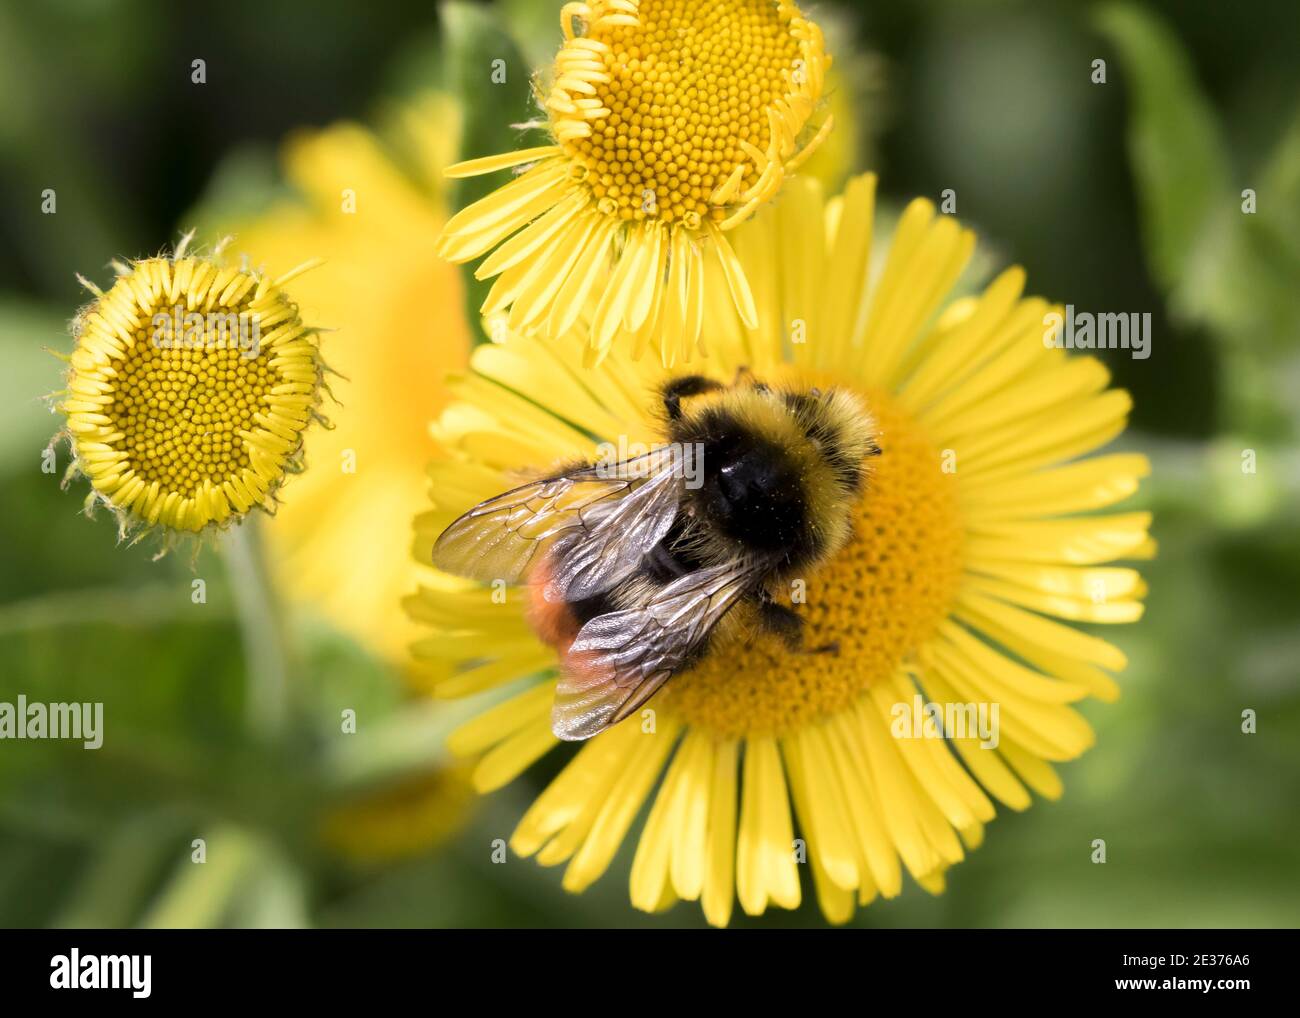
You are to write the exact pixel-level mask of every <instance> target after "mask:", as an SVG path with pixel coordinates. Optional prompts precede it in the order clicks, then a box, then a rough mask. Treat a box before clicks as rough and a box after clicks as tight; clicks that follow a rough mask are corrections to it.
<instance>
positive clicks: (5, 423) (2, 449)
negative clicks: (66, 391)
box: [0, 297, 72, 475]
mask: <svg viewBox="0 0 1300 1018" xmlns="http://www.w3.org/2000/svg"><path fill="white" fill-rule="evenodd" d="M67 317H68V316H66V315H61V314H59V313H57V312H55V311H52V310H49V309H47V308H43V307H40V306H39V305H36V304H31V303H26V302H23V301H20V300H17V299H15V298H13V297H4V298H3V299H0V361H3V363H4V371H3V372H0V475H7V474H10V473H12V472H13V471H14V470H18V469H30V470H32V471H33V472H35V471H39V470H40V464H41V452H42V450H43V449H44V448H45V447H46V445H48V444H49V441H50V438H51V436H53V435H54V433H55V432H56V431H58V430H59V428H60V427H61V426H62V422H61V419H60V418H59V417H56V416H55V415H53V414H52V413H51V412H50V408H49V406H48V405H47V403H46V402H45V399H44V397H46V396H48V395H49V394H50V393H52V392H54V391H55V390H57V389H59V388H61V387H62V385H63V381H62V379H63V364H62V363H61V362H60V361H59V359H58V358H57V357H55V356H53V355H52V354H51V353H50V351H51V350H58V351H60V352H66V351H67V350H68V349H70V348H71V345H72V344H71V341H70V340H69V339H68V326H67ZM60 458H61V459H62V457H60ZM59 469H60V470H62V464H60V465H59Z"/></svg>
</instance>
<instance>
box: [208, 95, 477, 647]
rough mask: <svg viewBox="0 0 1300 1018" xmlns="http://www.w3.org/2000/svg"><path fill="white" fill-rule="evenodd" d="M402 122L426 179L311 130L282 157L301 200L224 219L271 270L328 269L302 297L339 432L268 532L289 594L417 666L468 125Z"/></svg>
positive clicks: (448, 108)
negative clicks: (420, 539)
mask: <svg viewBox="0 0 1300 1018" xmlns="http://www.w3.org/2000/svg"><path fill="white" fill-rule="evenodd" d="M401 123H402V125H403V127H404V128H405V129H406V130H405V135H404V137H405V140H408V141H409V142H410V148H411V150H412V152H413V154H414V158H413V159H412V162H413V164H414V165H415V169H416V172H417V174H418V175H417V176H416V178H415V179H408V178H407V177H406V176H404V175H403V174H402V172H401V171H399V169H398V168H397V167H396V166H395V165H394V163H393V161H392V159H391V158H390V157H389V156H388V155H387V154H386V152H385V151H384V149H383V148H382V147H381V146H380V144H379V142H378V141H377V140H376V139H375V137H374V136H373V135H371V134H370V133H369V132H367V131H366V130H364V129H362V128H361V127H359V126H356V125H352V124H341V125H337V126H334V127H330V128H328V129H325V130H322V131H317V132H311V133H305V134H302V135H300V136H297V137H296V138H294V139H293V140H292V141H291V143H290V144H289V145H288V146H287V147H286V151H285V155H284V162H285V166H286V169H287V174H288V177H289V179H290V181H291V182H292V183H293V184H294V185H295V187H296V188H297V190H298V191H299V192H300V194H301V198H300V200H295V201H288V202H285V203H282V204H280V205H278V206H276V207H274V208H272V209H271V210H269V211H268V212H267V213H266V214H265V215H264V216H262V217H260V218H259V219H257V220H256V221H254V222H252V223H242V224H230V225H231V227H232V228H237V229H238V230H239V234H240V236H241V237H242V238H244V239H245V240H246V241H247V242H248V243H250V244H255V245H256V246H257V250H258V251H259V253H260V254H261V255H262V257H264V258H266V259H267V262H268V263H269V264H273V265H274V264H286V265H287V264H292V263H293V262H294V261H295V260H297V259H299V258H301V256H302V252H304V251H313V252H318V253H320V254H322V255H323V256H325V258H326V263H325V264H324V265H323V266H322V267H321V268H320V269H318V270H317V271H316V272H314V273H313V274H312V275H311V276H310V277H308V278H306V279H304V280H303V282H302V285H301V290H300V291H299V293H298V296H299V299H300V300H301V301H302V303H303V306H304V307H307V308H310V309H311V310H312V313H313V314H314V315H315V316H316V317H317V318H319V319H320V320H321V321H328V322H330V323H331V324H332V325H334V326H336V327H337V329H338V332H337V333H336V334H335V335H334V336H333V337H332V341H331V344H330V366H331V367H332V368H333V369H334V370H335V371H336V372H337V373H338V374H339V375H340V376H342V377H341V378H339V379H335V380H333V382H332V385H331V388H332V391H333V393H334V395H335V396H336V397H337V399H338V402H339V404H340V405H339V408H338V410H337V412H336V413H335V414H334V415H333V416H334V417H335V418H336V422H335V424H336V426H335V427H334V429H333V430H330V431H318V432H316V433H314V434H312V435H311V436H310V437H309V438H308V440H307V454H308V456H309V457H310V459H311V461H312V463H313V464H315V465H316V467H315V469H313V470H312V471H311V472H310V473H309V474H308V475H306V476H304V477H303V478H302V479H301V480H300V481H299V482H297V483H296V484H295V489H294V497H293V498H292V499H291V500H289V501H288V502H286V504H285V505H283V506H282V507H281V509H280V511H279V513H278V515H277V519H276V525H275V526H274V527H272V528H269V529H268V532H267V535H266V538H267V542H268V546H269V551H270V553H271V557H272V563H273V565H274V567H275V569H276V572H277V573H278V574H279V575H280V576H281V577H282V578H283V580H284V582H283V583H281V584H280V587H281V589H282V590H283V592H284V594H285V595H286V596H287V597H289V598H290V599H292V600H293V601H295V602H297V603H299V604H309V605H312V606H315V607H316V608H317V609H318V610H320V611H322V612H323V613H324V614H325V615H326V616H327V617H328V618H329V619H330V620H331V621H332V622H333V623H334V624H335V625H336V626H338V627H339V628H340V629H342V630H343V631H344V632H347V633H349V634H350V635H352V636H353V637H354V638H355V639H357V640H358V641H359V642H361V643H362V644H363V645H366V646H369V647H372V648H373V649H375V650H377V651H379V652H380V653H382V654H384V655H386V656H388V657H389V658H390V659H391V660H394V661H398V662H409V660H410V657H409V653H408V644H409V643H410V642H411V640H413V639H414V638H415V637H416V636H417V635H419V634H418V630H416V629H415V627H413V626H412V625H411V623H410V621H409V620H408V619H407V618H406V617H405V615H404V614H403V612H402V611H401V608H400V606H399V602H400V599H401V598H402V596H403V595H405V594H408V593H410V592H411V591H412V590H413V589H414V588H415V586H416V575H417V573H416V567H415V564H414V563H413V562H412V561H411V558H410V552H409V548H408V547H407V545H406V542H405V541H404V540H402V539H400V538H399V539H396V540H395V539H394V537H395V535H400V534H402V533H404V532H406V531H407V528H408V527H409V525H410V518H411V514H412V513H414V512H415V511H416V510H417V509H418V507H419V506H420V505H421V504H422V503H423V501H424V498H425V489H426V488H427V486H428V479H427V478H426V477H424V476H423V474H422V472H421V470H420V469H419V467H418V466H414V465H419V464H423V463H425V462H427V461H428V460H429V459H430V458H431V457H432V456H433V455H434V445H433V442H432V439H431V438H430V437H429V417H430V415H431V414H434V413H436V412H437V410H438V408H439V407H441V405H442V404H443V402H444V401H445V397H444V393H445V389H444V384H443V379H444V377H445V376H446V375H447V373H448V372H449V371H452V370H456V369H458V368H463V367H464V365H465V364H466V363H467V362H468V359H469V346H470V338H469V328H468V326H467V325H466V323H465V316H464V315H463V313H462V312H461V308H462V306H463V294H462V290H461V281H460V277H459V274H458V272H457V270H456V269H455V268H454V267H453V266H450V265H447V264H446V263H445V262H444V261H442V260H441V259H440V258H438V256H437V254H436V253H435V251H434V242H433V239H432V238H434V237H436V236H437V233H438V231H439V230H440V229H441V228H442V225H443V224H444V223H445V222H446V218H447V212H446V206H445V196H444V194H443V191H442V187H443V182H442V181H443V177H442V170H443V168H444V167H445V166H446V165H447V163H448V162H449V155H448V153H449V150H450V146H452V145H454V144H455V139H456V136H457V133H458V131H459V113H458V109H457V107H456V106H455V105H454V104H453V103H452V102H451V101H450V100H449V99H447V98H446V97H441V96H439V97H432V98H429V99H426V100H423V101H421V102H420V103H418V104H416V105H414V106H412V107H410V108H408V109H407V110H406V111H405V113H404V116H403V117H402V118H401Z"/></svg>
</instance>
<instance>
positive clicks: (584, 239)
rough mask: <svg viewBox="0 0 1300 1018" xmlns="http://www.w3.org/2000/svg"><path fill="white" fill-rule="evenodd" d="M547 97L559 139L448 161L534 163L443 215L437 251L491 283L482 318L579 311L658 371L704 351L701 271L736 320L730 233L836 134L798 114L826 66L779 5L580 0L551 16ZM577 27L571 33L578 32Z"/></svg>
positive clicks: (553, 330)
mask: <svg viewBox="0 0 1300 1018" xmlns="http://www.w3.org/2000/svg"><path fill="white" fill-rule="evenodd" d="M561 22H562V25H563V28H564V35H565V43H564V46H563V48H562V49H561V50H560V53H559V55H558V57H557V58H556V63H555V68H554V81H553V83H552V85H551V90H550V93H549V95H547V96H546V98H545V106H546V111H547V114H548V117H549V126H550V131H551V135H552V137H553V138H554V141H555V144H553V145H548V146H543V147H540V148H531V149H524V150H521V151H517V152H511V153H507V154H505V155H498V156H489V157H486V158H482V159H475V160H471V161H470V162H467V163H461V164H459V165H458V166H455V167H452V168H451V169H450V170H449V171H448V172H449V173H450V174H451V175H453V176H470V175H474V174H480V173H488V172H491V171H494V170H501V169H505V168H508V167H512V166H513V167H518V166H522V165H524V164H531V165H530V166H529V167H528V168H527V169H526V170H525V171H524V172H522V173H520V174H519V175H518V176H517V177H516V179H514V180H513V181H511V182H510V183H509V184H507V185H505V186H504V187H502V188H500V189H499V190H497V191H495V192H493V193H492V194H491V195H489V196H488V197H486V198H484V199H482V200H481V201H478V202H476V203H474V204H473V205H471V206H469V207H468V208H466V209H464V210H463V211H462V212H461V213H459V214H458V215H456V216H455V217H453V219H452V220H451V221H450V222H449V223H448V224H447V228H446V230H445V231H444V233H443V235H442V240H441V248H440V249H441V252H442V254H443V255H444V256H445V257H447V258H449V259H451V260H452V261H457V262H463V261H469V260H471V259H473V258H477V257H479V256H480V255H483V254H486V253H487V252H488V251H493V249H495V250H494V251H493V253H492V255H491V256H490V257H488V258H487V259H486V260H485V261H484V262H483V264H482V265H480V266H479V268H478V269H477V271H476V275H477V276H478V277H479V278H488V277H491V276H496V277H497V281H496V283H495V285H494V286H493V288H492V290H491V292H490V293H489V295H488V298H487V301H486V303H485V304H484V306H483V312H484V314H494V313H497V312H501V311H504V310H505V309H507V308H508V309H509V313H510V317H509V324H510V327H511V329H512V330H513V331H515V332H518V333H544V334H550V335H562V334H564V333H565V332H567V331H568V330H569V329H570V328H571V327H573V326H574V324H575V323H577V322H578V321H579V320H580V318H581V319H582V320H584V321H587V320H589V325H590V328H589V329H588V330H587V331H588V335H589V351H588V357H589V359H591V360H599V359H600V358H601V357H603V356H604V355H605V354H606V353H607V352H608V351H609V350H610V348H611V347H612V346H613V344H614V343H615V341H616V340H617V339H618V338H619V337H620V336H626V337H629V338H630V339H631V340H632V342H633V344H634V345H635V346H636V348H637V349H640V348H641V347H642V346H644V345H646V344H647V343H649V344H651V345H653V346H656V347H658V349H659V351H660V355H661V357H662V358H663V360H664V362H665V363H669V362H671V361H672V360H673V359H674V358H676V357H677V356H678V355H679V354H680V355H681V356H682V357H689V356H690V354H691V351H692V350H693V349H695V348H697V347H699V346H701V343H702V337H703V333H702V319H703V308H704V306H705V304H706V302H708V301H710V300H714V299H717V298H718V297H719V296H721V295H714V294H711V293H709V292H707V290H706V267H707V266H708V265H709V264H710V263H716V264H717V265H718V266H719V267H720V268H721V269H722V278H723V279H724V280H725V285H724V288H723V290H724V293H725V295H726V298H727V299H728V300H729V301H730V302H732V303H733V304H734V306H735V308H736V309H737V312H738V314H739V315H740V317H741V318H742V320H744V321H745V322H746V323H747V324H749V325H750V326H753V325H755V324H756V317H755V315H756V311H755V304H754V296H753V293H752V291H751V289H750V284H749V281H748V279H747V278H746V275H745V272H744V270H743V268H742V267H741V265H740V263H739V262H738V261H737V259H736V256H735V253H734V251H733V250H732V247H731V245H730V243H729V242H728V241H727V239H726V236H725V234H726V233H727V231H730V230H732V229H733V228H734V227H736V226H738V225H740V224H741V223H743V222H744V221H745V220H746V219H748V218H749V217H750V216H751V215H753V214H754V212H755V211H756V210H757V209H758V208H760V207H761V206H762V205H763V204H764V203H766V202H769V201H770V200H771V199H772V198H774V197H775V196H776V194H777V192H778V191H779V190H780V189H781V187H782V184H783V182H784V181H785V180H786V178H787V176H788V175H789V174H790V173H791V172H792V171H793V170H794V169H795V168H796V167H797V166H798V165H799V164H800V163H801V162H802V161H803V160H804V159H805V158H806V157H807V156H808V155H809V154H810V153H811V152H812V151H813V150H814V149H815V148H816V147H817V145H818V144H819V143H820V141H821V140H822V139H823V138H824V137H825V136H826V134H827V132H828V131H829V130H830V128H831V119H830V118H829V117H827V118H826V119H825V120H824V122H823V123H822V124H821V126H820V127H819V128H818V129H817V130H816V131H813V130H811V129H810V128H809V120H810V118H811V117H812V116H813V113H814V110H815V108H816V106H817V104H818V101H819V99H820V98H821V94H822V87H823V83H824V77H825V72H826V68H827V67H828V66H829V63H830V58H829V57H828V56H827V55H826V54H825V52H824V48H823V43H822V35H821V31H820V29H818V27H817V26H816V25H815V24H814V23H813V22H811V21H809V20H808V19H807V18H805V17H804V16H803V15H802V14H801V13H800V12H799V9H798V8H797V7H796V6H795V5H794V4H793V3H791V2H790V0H723V2H718V0H591V2H590V3H570V4H566V5H565V6H564V8H563V11H562V12H561ZM575 23H576V24H577V25H578V26H579V28H580V30H579V31H575V29H574V25H575Z"/></svg>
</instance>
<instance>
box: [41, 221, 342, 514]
mask: <svg viewBox="0 0 1300 1018" xmlns="http://www.w3.org/2000/svg"><path fill="white" fill-rule="evenodd" d="M188 240H189V238H188V237H186V238H185V240H184V241H182V243H181V244H180V245H179V247H178V248H177V250H176V252H175V253H174V254H173V255H171V256H168V257H158V258H146V259H143V260H141V261H137V262H132V263H131V264H129V265H127V264H122V263H115V264H114V268H115V270H116V271H117V275H118V278H117V281H116V282H115V283H114V284H113V286H112V287H111V288H110V289H109V290H108V291H107V292H104V291H102V290H100V289H99V288H98V287H97V286H95V285H94V284H93V283H89V282H87V281H85V280H83V281H82V282H83V284H84V285H85V286H86V287H87V289H89V290H90V291H91V292H92V293H94V295H95V300H94V302H93V303H91V304H90V305H89V306H87V307H85V308H83V309H82V310H81V311H80V312H79V313H78V315H77V317H76V319H75V320H74V322H73V332H74V336H75V341H76V342H75V347H74V349H73V352H72V356H71V358H70V359H69V369H68V375H67V389H66V393H65V395H64V397H63V399H62V400H61V402H60V403H59V409H60V410H62V412H63V413H64V414H65V415H66V417H67V433H68V435H69V437H70V441H71V445H72V451H73V463H72V467H71V471H70V472H79V473H81V474H84V475H85V476H87V477H88V478H89V479H90V484H91V492H90V494H89V495H88V496H87V508H90V507H92V506H93V505H94V504H95V503H96V502H102V503H105V504H107V505H108V506H109V507H110V508H111V509H112V510H113V511H114V512H115V513H116V514H117V516H118V520H119V523H120V525H121V527H122V529H123V531H124V532H128V531H134V530H141V529H146V528H155V527H158V528H161V529H162V532H163V533H164V534H165V535H167V536H169V537H170V536H175V535H176V534H179V533H197V532H200V531H203V530H204V529H205V528H208V527H210V526H220V525H224V524H227V523H229V522H232V521H237V520H239V519H240V518H242V517H243V515H244V514H245V513H247V512H248V511H249V510H250V509H252V508H253V507H254V506H260V507H263V508H265V507H267V506H269V505H271V504H272V503H273V502H274V499H275V494H276V491H277V489H278V488H279V487H280V485H281V483H283V481H284V479H285V476H286V475H287V474H288V473H291V472H294V471H296V470H297V469H299V467H300V459H299V450H300V446H301V438H302V433H303V431H304V430H305V429H306V428H307V426H308V425H309V424H310V423H311V421H312V419H313V418H314V417H315V416H316V413H315V408H316V406H317V405H318V404H319V402H320V390H321V375H322V366H321V362H320V357H319V353H318V350H317V345H316V338H315V333H314V330H313V329H311V328H308V327H307V326H305V325H303V323H302V320H301V319H300V318H299V317H298V309H297V306H296V305H295V304H294V303H293V302H292V301H291V300H290V299H289V298H288V296H287V295H286V294H285V293H284V291H283V290H282V289H281V286H282V285H283V284H284V283H285V282H287V281H288V280H289V279H291V278H293V277H294V276H295V275H297V274H298V273H299V272H302V271H305V270H306V269H308V268H310V267H312V263H307V264H304V265H302V266H299V267H298V268H297V269H294V270H293V271H291V272H288V273H286V274H285V275H283V276H281V277H280V278H279V279H275V280H272V279H270V278H268V277H267V276H265V275H263V274H262V273H260V272H257V271H255V270H253V269H250V268H248V267H247V266H240V265H225V264H223V261H222V259H221V252H220V249H218V250H217V251H215V252H214V253H213V255H212V256H211V257H202V256H196V255H189V254H186V250H185V249H186V245H187V242H188Z"/></svg>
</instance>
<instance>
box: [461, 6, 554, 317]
mask: <svg viewBox="0 0 1300 1018" xmlns="http://www.w3.org/2000/svg"><path fill="white" fill-rule="evenodd" d="M441 11H442V26H443V39H444V43H443V45H444V47H445V61H444V67H445V72H446V77H445V82H444V85H445V88H446V90H447V91H448V92H450V93H452V94H453V95H456V96H459V97H460V99H461V102H462V103H463V105H464V119H463V124H464V127H463V129H462V133H461V139H460V157H461V158H462V159H473V158H477V157H479V156H487V155H494V154H496V153H498V152H509V151H510V150H512V149H515V148H520V147H524V146H527V145H538V144H542V142H540V141H535V140H534V141H525V140H523V138H522V135H523V133H524V131H525V129H524V128H522V127H520V126H519V125H520V122H521V121H526V120H528V119H529V118H531V117H533V116H535V115H536V114H537V110H536V109H535V107H534V106H533V104H532V97H531V89H530V86H529V78H530V74H529V67H528V64H527V63H526V62H525V60H524V58H523V56H522V55H521V54H520V52H519V48H518V47H517V46H516V45H515V43H514V40H513V39H512V38H511V36H510V34H509V33H508V32H506V31H505V30H504V28H502V27H501V25H500V24H499V23H498V17H497V14H496V13H495V11H493V10H492V9H490V8H486V7H484V6H483V5H481V4H475V3H466V2H461V0H457V2H452V3H447V4H444V5H443V6H442V8H441ZM502 73H504V76H505V80H504V81H500V80H499V79H500V77H501V74H502ZM494 79H498V80H494ZM512 125H514V126H512ZM507 172H508V171H502V172H501V173H489V174H485V175H484V176H481V177H467V178H465V179H464V180H461V181H458V182H457V185H456V186H455V187H454V188H453V189H452V191H451V203H452V208H453V210H459V209H462V208H464V207H465V206H466V205H469V204H471V203H472V202H475V201H477V200H478V199H480V198H482V197H484V196H485V195H487V194H489V193H490V192H492V191H495V190H496V189H497V188H498V187H500V186H501V185H502V184H503V183H505V182H506V181H507V180H508V179H509V177H508V176H506V173H507ZM462 276H463V278H464V280H465V305H466V312H467V314H468V316H469V320H470V321H471V322H474V323H477V322H478V321H479V319H480V313H479V308H480V307H481V306H482V304H483V301H484V300H485V299H486V297H487V294H488V290H490V289H491V286H492V281H491V280H477V279H475V278H474V272H473V267H472V266H471V265H466V266H465V267H464V270H463V272H462Z"/></svg>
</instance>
